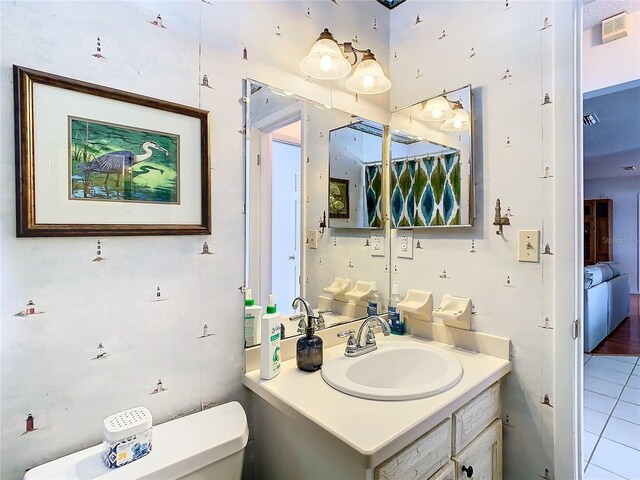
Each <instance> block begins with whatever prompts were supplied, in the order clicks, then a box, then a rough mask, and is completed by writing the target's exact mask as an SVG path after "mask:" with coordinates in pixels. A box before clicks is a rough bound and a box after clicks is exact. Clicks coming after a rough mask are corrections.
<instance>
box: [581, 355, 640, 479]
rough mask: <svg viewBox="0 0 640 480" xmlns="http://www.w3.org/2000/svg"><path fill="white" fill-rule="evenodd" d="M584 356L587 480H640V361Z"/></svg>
mask: <svg viewBox="0 0 640 480" xmlns="http://www.w3.org/2000/svg"><path fill="white" fill-rule="evenodd" d="M638 358H639V357H627V356H591V355H588V354H585V355H584V362H585V365H584V425H583V428H584V432H583V446H582V449H583V458H584V468H585V475H584V479H585V480H609V479H627V480H640V360H639V359H638Z"/></svg>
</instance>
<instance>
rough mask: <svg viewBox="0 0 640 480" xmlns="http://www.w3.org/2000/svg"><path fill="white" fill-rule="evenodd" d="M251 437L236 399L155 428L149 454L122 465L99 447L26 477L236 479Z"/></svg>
mask: <svg viewBox="0 0 640 480" xmlns="http://www.w3.org/2000/svg"><path fill="white" fill-rule="evenodd" d="M248 438H249V428H248V426H247V416H246V415H245V413H244V410H243V409H242V406H241V405H240V404H239V403H238V402H230V403H225V404H224V405H220V406H218V407H214V408H210V409H208V410H205V411H203V412H198V413H194V414H193V415H189V416H187V417H182V418H178V419H176V420H172V421H170V422H167V423H163V424H162V425H158V426H154V427H153V440H152V450H151V453H149V455H147V456H145V457H143V458H141V459H140V460H136V461H134V462H132V463H130V464H128V465H124V466H122V467H120V468H115V469H109V468H107V467H106V465H105V464H104V463H103V461H102V445H96V446H95V447H91V448H88V449H86V450H82V451H80V452H76V453H73V454H71V455H67V456H66V457H62V458H59V459H57V460H54V461H52V462H49V463H45V464H44V465H40V466H39V467H36V468H33V469H31V470H29V471H28V472H27V473H26V474H25V476H24V478H25V480H45V479H46V480H51V479H56V480H71V479H73V480H95V479H100V480H107V479H111V480H115V479H117V480H173V479H184V480H239V479H240V478H241V477H242V464H243V457H244V448H245V446H246V445H247V439H248Z"/></svg>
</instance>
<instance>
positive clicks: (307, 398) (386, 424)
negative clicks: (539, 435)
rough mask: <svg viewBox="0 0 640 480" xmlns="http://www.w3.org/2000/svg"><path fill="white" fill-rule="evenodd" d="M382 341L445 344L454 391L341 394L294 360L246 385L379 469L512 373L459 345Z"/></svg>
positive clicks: (249, 377)
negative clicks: (454, 363)
mask: <svg viewBox="0 0 640 480" xmlns="http://www.w3.org/2000/svg"><path fill="white" fill-rule="evenodd" d="M376 340H377V341H378V342H406V341H409V340H410V341H413V342H424V343H427V344H429V345H432V346H436V347H440V348H443V349H444V350H447V351H448V352H450V353H451V354H452V355H454V356H455V357H456V358H457V359H458V360H459V361H460V363H461V365H462V368H463V374H462V378H461V379H460V381H459V382H458V383H457V384H456V385H455V386H454V387H453V388H451V389H450V390H448V391H446V392H444V393H441V394H438V395H435V396H432V397H427V398H421V399H418V400H406V401H380V400H365V399H362V398H357V397H352V396H350V395H347V394H344V393H342V392H339V391H338V390H335V389H333V388H332V387H330V386H329V385H327V384H326V383H325V381H324V380H323V379H322V375H321V373H320V371H317V372H314V373H308V372H303V371H300V370H298V368H297V367H296V360H295V358H294V359H292V360H288V361H286V362H283V364H282V367H281V372H280V374H279V375H278V376H277V377H275V378H273V379H271V380H261V379H260V372H259V370H253V371H250V372H247V373H246V374H245V375H244V378H243V383H244V385H245V386H247V387H248V388H249V389H251V390H252V391H253V392H255V393H256V394H257V395H259V396H260V397H262V398H263V399H265V400H266V401H267V402H269V403H270V404H271V405H273V406H274V407H276V408H278V409H279V410H281V411H282V412H283V413H285V414H287V415H289V416H290V417H292V418H294V419H295V420H307V421H311V422H313V423H315V424H317V425H319V426H320V427H322V428H323V429H325V430H326V431H328V432H330V433H331V434H333V435H334V436H335V437H337V438H338V439H340V440H341V441H343V442H344V443H345V444H347V445H349V446H350V447H351V448H353V449H354V450H355V451H356V452H357V453H359V454H361V455H362V456H363V457H364V463H365V465H366V467H367V468H374V467H375V466H376V465H378V464H380V463H381V462H383V461H384V460H386V459H387V458H389V457H390V456H391V455H393V454H394V453H396V452H398V451H400V450H401V449H402V448H404V447H405V446H406V445H408V444H410V443H411V442H413V441H414V440H416V439H418V438H420V437H421V436H422V435H424V434H425V433H427V432H428V431H429V430H431V429H432V428H433V427H435V426H437V425H438V424H440V423H441V422H442V421H443V420H445V419H446V418H447V417H449V416H451V414H452V413H453V412H454V411H456V410H458V409H459V408H460V407H462V406H463V405H464V404H466V403H467V402H468V401H470V400H471V399H473V398H474V397H475V396H477V395H478V394H480V393H481V392H482V391H483V390H485V389H486V388H487V387H489V386H491V385H492V384H493V383H495V382H496V381H497V380H499V379H500V378H502V377H503V376H504V375H506V374H507V373H508V372H510V371H511V363H510V362H508V361H507V360H503V359H501V358H497V357H492V356H490V355H485V354H482V353H476V352H471V351H469V350H463V349H460V348H455V347H452V346H450V345H446V344H443V343H438V342H434V341H432V340H427V339H423V338H420V337H415V336H411V335H405V336H395V335H392V336H388V337H383V336H382V335H380V334H378V335H376ZM343 354H344V344H339V345H336V346H334V347H331V348H326V349H325V350H324V361H325V362H327V361H328V360H330V359H331V358H334V357H336V356H341V355H343Z"/></svg>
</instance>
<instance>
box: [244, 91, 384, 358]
mask: <svg viewBox="0 0 640 480" xmlns="http://www.w3.org/2000/svg"><path fill="white" fill-rule="evenodd" d="M244 92H245V94H244V98H245V103H244V111H245V125H246V127H245V149H246V151H245V158H246V176H245V181H246V200H245V202H246V210H245V211H246V242H245V265H246V269H245V287H246V289H247V290H250V295H251V298H250V299H247V301H246V302H245V303H246V304H247V305H246V306H245V325H244V326H245V346H247V347H249V346H253V345H257V344H259V343H260V324H261V322H260V317H261V315H264V314H265V313H266V307H267V305H268V304H269V296H270V295H271V294H273V295H274V296H275V303H276V304H277V311H278V313H280V314H281V315H282V324H283V337H285V338H288V337H292V336H296V335H299V334H301V333H304V319H303V318H301V317H300V313H301V312H300V309H298V310H295V309H294V308H293V307H292V302H293V300H294V299H295V298H296V297H303V298H305V299H306V301H307V302H308V304H309V307H310V309H311V311H312V315H313V317H316V319H315V320H314V323H316V325H317V327H318V328H319V329H322V328H327V327H329V326H333V325H336V324H341V323H347V322H351V321H354V320H357V319H360V318H362V317H364V316H366V299H367V297H368V296H369V295H370V294H371V292H372V290H373V289H374V288H375V289H377V291H378V292H379V293H380V294H381V295H382V296H383V297H384V298H386V296H387V292H388V290H389V286H388V285H389V281H388V261H389V254H388V245H389V242H388V241H385V232H384V230H378V229H377V228H380V227H381V226H383V225H382V224H383V222H382V219H383V218H384V217H383V208H382V204H383V194H382V185H383V182H382V154H383V142H382V139H383V133H384V132H385V130H386V129H385V127H384V126H383V125H380V124H377V123H375V122H371V121H369V120H366V119H362V118H359V117H354V116H353V115H352V114H350V113H347V112H343V111H340V110H336V109H334V108H329V107H327V106H324V105H320V104H318V103H316V102H313V101H310V100H308V99H304V98H302V97H299V96H296V95H293V94H290V93H289V92H285V91H283V90H279V89H277V88H274V87H270V86H269V85H266V84H264V83H260V82H257V81H254V80H246V81H245V90H244ZM352 125H359V126H358V127H355V128H351V126H352ZM364 125H366V128H367V132H375V133H366V132H365V131H363V129H364V127H363V126H364ZM342 131H344V132H348V134H349V138H350V141H351V142H352V143H357V144H359V145H360V146H359V147H358V154H357V156H355V155H353V156H348V158H349V161H350V162H351V166H357V170H358V177H357V178H356V177H355V176H354V177H353V178H351V177H350V176H348V175H344V171H345V170H341V169H342V167H344V166H345V165H346V164H341V166H340V167H338V164H339V161H336V167H335V168H334V167H330V163H331V162H330V159H331V158H335V157H336V156H337V157H339V158H341V157H344V158H347V156H346V155H338V154H337V153H334V154H333V156H332V154H331V151H332V150H331V149H332V148H335V147H336V145H339V144H340V142H343V143H344V141H343V140H338V137H340V135H342V134H341V133H335V134H334V132H342ZM365 134H366V135H369V136H371V137H373V139H370V140H367V141H366V142H365V141H364V140H363V138H364V135H365ZM354 136H355V138H356V139H357V141H356V142H354V141H353V138H354ZM365 143H366V145H367V148H368V150H367V153H366V155H367V158H370V159H371V160H370V161H367V162H366V163H365V162H361V161H359V159H361V158H363V156H364V155H365V151H364V148H363V145H364V144H365ZM349 147H351V151H353V150H354V149H353V148H352V147H353V145H349ZM375 148H377V152H374V151H373V150H374V149H375ZM360 150H362V153H361V152H360ZM354 161H355V162H356V163H355V164H354ZM369 166H372V167H373V168H374V169H376V170H377V171H376V174H377V175H379V176H380V179H379V182H380V186H379V187H378V186H376V188H378V189H379V190H378V192H379V193H377V194H376V195H377V197H376V200H375V202H373V204H374V205H375V203H376V202H377V203H378V204H379V205H377V206H376V208H377V211H378V215H379V218H378V220H375V219H374V221H373V222H372V223H373V224H374V225H377V224H376V222H378V223H379V224H380V226H366V223H365V217H364V216H362V222H360V223H361V225H360V228H355V229H354V228H351V226H352V225H355V224H356V222H355V218H356V216H355V212H356V210H355V209H356V208H357V209H358V210H357V211H358V213H359V214H362V215H364V214H365V213H367V210H366V205H367V203H366V201H365V197H364V194H365V188H366V186H367V182H366V178H365V176H366V169H367V168H368V167H369ZM336 169H337V170H336ZM370 178H371V179H372V180H371V181H370V183H369V185H370V186H371V188H373V184H374V183H375V182H378V180H376V179H375V175H373V174H370ZM331 179H334V180H341V181H343V184H344V181H345V180H346V183H348V185H349V189H350V190H351V193H352V194H353V195H352V196H350V197H349V196H347V197H346V198H348V200H345V203H346V202H348V203H349V207H350V210H349V213H348V215H349V216H348V217H346V218H345V217H343V218H336V217H334V216H332V215H331V213H330V211H331V210H330V208H331V207H330V205H329V201H328V198H327V192H328V191H330V185H331ZM376 185H377V183H376ZM347 192H348V191H347ZM356 192H357V194H356ZM356 195H357V196H358V197H360V196H361V195H362V198H359V199H356ZM337 196H338V195H337V194H336V197H337ZM335 207H339V206H338V205H335V201H334V208H335ZM339 210H342V211H344V207H342V208H339ZM351 212H353V213H354V215H353V216H352V215H351ZM367 215H368V214H367ZM337 220H340V221H342V222H343V223H342V224H340V223H334V222H335V221H337ZM346 220H350V222H349V223H347V222H346ZM366 222H369V220H366ZM248 293H249V292H247V295H248ZM381 303H382V305H381V307H380V311H381V312H382V308H383V306H384V299H383V302H381ZM251 304H253V305H251ZM257 306H260V307H262V309H261V310H259V309H258V308H256V307H257ZM301 310H302V311H303V312H304V311H305V309H304V308H301ZM290 317H292V318H293V319H292V320H290Z"/></svg>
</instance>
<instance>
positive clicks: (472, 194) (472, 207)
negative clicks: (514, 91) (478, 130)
mask: <svg viewBox="0 0 640 480" xmlns="http://www.w3.org/2000/svg"><path fill="white" fill-rule="evenodd" d="M465 88H469V135H470V137H471V138H470V141H469V219H468V223H465V224H464V225H425V226H407V227H393V226H391V219H389V226H390V228H391V230H414V229H415V230H417V229H419V230H424V229H434V230H436V231H437V230H441V229H461V228H473V227H474V226H475V220H476V219H477V212H476V180H475V153H476V152H475V145H474V144H475V114H474V108H473V103H474V102H473V99H474V94H473V87H472V86H471V84H470V83H469V84H467V85H463V86H462V87H459V88H455V89H453V90H448V91H444V92H442V93H440V94H439V95H434V96H433V97H429V98H425V99H424V100H420V101H419V102H416V103H412V104H411V105H407V106H404V107H402V108H397V109H395V110H394V111H393V112H391V114H390V116H389V132H390V133H389V136H390V140H389V161H388V170H389V172H388V175H389V190H391V164H392V157H391V137H392V136H393V114H394V113H398V112H400V111H402V110H405V109H407V108H411V107H415V106H416V105H419V104H424V103H426V102H428V101H429V100H431V99H433V98H437V97H441V96H443V95H448V94H451V93H455V92H458V91H459V90H463V89H465ZM400 131H401V130H400ZM427 142H429V143H433V144H435V145H439V146H442V147H447V146H446V145H441V144H440V143H438V142H433V141H431V140H427ZM447 148H451V147H447ZM389 195H391V191H389ZM390 200H391V199H389V201H390Z"/></svg>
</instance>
